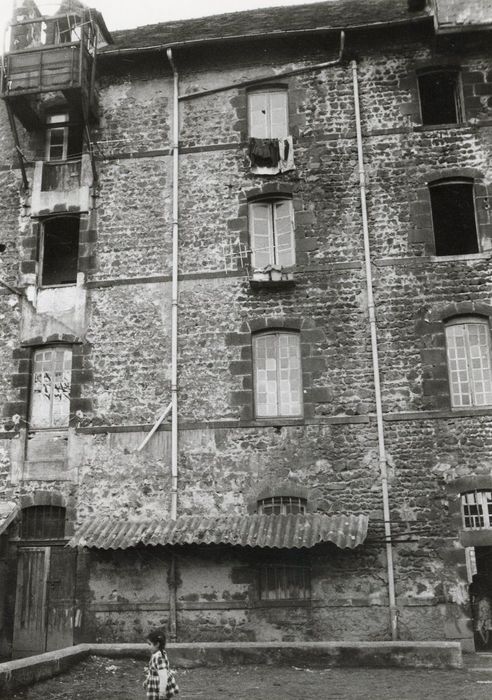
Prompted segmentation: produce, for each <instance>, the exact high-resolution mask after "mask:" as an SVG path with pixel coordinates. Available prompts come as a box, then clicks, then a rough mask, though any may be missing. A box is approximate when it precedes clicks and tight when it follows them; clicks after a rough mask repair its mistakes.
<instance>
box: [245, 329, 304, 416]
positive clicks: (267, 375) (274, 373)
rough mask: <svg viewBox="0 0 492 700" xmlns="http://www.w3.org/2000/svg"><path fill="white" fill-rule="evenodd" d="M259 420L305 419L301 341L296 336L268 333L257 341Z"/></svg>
mask: <svg viewBox="0 0 492 700" xmlns="http://www.w3.org/2000/svg"><path fill="white" fill-rule="evenodd" d="M253 359H254V367H255V409H256V415H257V416H258V417H265V416H300V415H302V376H301V361H300V340H299V336H298V334H294V333H265V334H260V335H257V336H255V338H254V341H253Z"/></svg>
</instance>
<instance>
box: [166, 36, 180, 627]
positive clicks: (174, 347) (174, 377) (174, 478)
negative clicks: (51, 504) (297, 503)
mask: <svg viewBox="0 0 492 700" xmlns="http://www.w3.org/2000/svg"><path fill="white" fill-rule="evenodd" d="M167 57H168V60H169V63H170V64H171V69H172V71H173V125H172V150H173V175H172V178H173V205H172V222H173V236H172V238H173V243H172V283H171V286H172V292H171V406H172V409H171V410H172V414H171V519H172V520H176V518H177V515H178V202H179V200H178V177H179V112H178V109H179V106H178V105H179V103H178V88H179V76H178V71H177V70H176V66H175V63H174V59H173V53H172V51H171V49H167ZM176 587H177V584H176V557H175V554H174V550H173V551H172V554H171V565H170V570H169V630H170V637H171V641H176V639H177V614H176Z"/></svg>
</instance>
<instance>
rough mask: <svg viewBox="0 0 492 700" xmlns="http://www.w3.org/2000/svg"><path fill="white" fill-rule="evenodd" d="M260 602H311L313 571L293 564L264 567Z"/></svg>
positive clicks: (262, 568) (261, 576) (261, 572)
mask: <svg viewBox="0 0 492 700" xmlns="http://www.w3.org/2000/svg"><path fill="white" fill-rule="evenodd" d="M259 597H260V600H309V599H310V598H311V571H310V569H309V567H307V566H293V565H291V564H274V565H263V566H262V567H261V569H260V590H259Z"/></svg>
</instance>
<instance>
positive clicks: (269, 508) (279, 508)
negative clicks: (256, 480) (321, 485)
mask: <svg viewBox="0 0 492 700" xmlns="http://www.w3.org/2000/svg"><path fill="white" fill-rule="evenodd" d="M306 506H307V501H306V499H305V498H299V497H297V496H273V497H271V498H262V499H261V500H260V501H258V512H259V513H262V514H263V515H289V514H290V513H293V514H295V513H305V512H306Z"/></svg>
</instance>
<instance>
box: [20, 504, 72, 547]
mask: <svg viewBox="0 0 492 700" xmlns="http://www.w3.org/2000/svg"><path fill="white" fill-rule="evenodd" d="M64 537H65V508H62V507H60V506H31V507H30V508H24V510H23V511H22V521H21V538H22V539H23V540H60V539H63V538H64Z"/></svg>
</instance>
